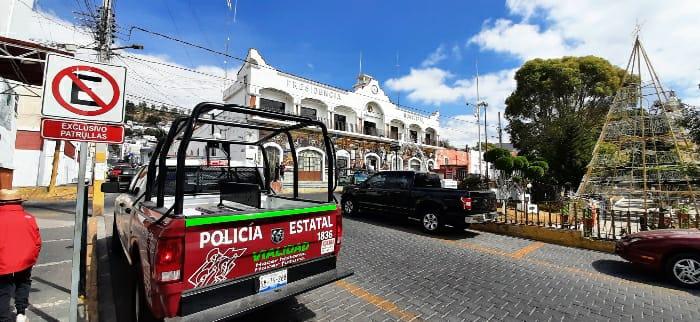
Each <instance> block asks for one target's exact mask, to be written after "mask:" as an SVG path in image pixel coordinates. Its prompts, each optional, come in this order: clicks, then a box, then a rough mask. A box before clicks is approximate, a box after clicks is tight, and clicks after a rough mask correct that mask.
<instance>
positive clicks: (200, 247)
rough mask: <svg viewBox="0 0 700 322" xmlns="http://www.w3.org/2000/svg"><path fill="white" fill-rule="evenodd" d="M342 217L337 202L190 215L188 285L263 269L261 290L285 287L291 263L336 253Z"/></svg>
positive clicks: (213, 282) (185, 275)
mask: <svg viewBox="0 0 700 322" xmlns="http://www.w3.org/2000/svg"><path fill="white" fill-rule="evenodd" d="M340 220H341V219H340V217H339V211H338V209H337V206H336V205H335V204H324V205H316V206H313V207H307V208H297V209H283V210H280V209H278V210H268V211H261V212H255V213H250V214H232V215H223V216H207V217H194V218H186V233H185V253H184V254H185V255H184V256H185V258H184V271H183V280H184V282H185V284H186V286H185V289H186V290H188V289H195V288H197V289H199V288H205V287H209V286H212V285H216V284H220V283H224V282H226V281H231V280H237V279H242V278H245V277H249V276H253V275H256V274H261V273H266V274H262V275H261V276H259V277H256V282H255V285H256V290H255V291H256V292H261V291H266V290H268V289H273V288H276V287H281V286H283V285H284V284H285V283H286V282H287V275H286V274H287V270H286V269H285V268H286V267H289V266H293V265H298V264H301V263H304V262H309V261H313V260H318V259H320V258H322V257H332V256H334V255H335V254H337V252H338V250H339V246H340V245H339V243H340V240H338V239H337V235H338V234H339V229H341V222H340ZM290 282H291V281H290Z"/></svg>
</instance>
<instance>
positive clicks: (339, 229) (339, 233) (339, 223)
mask: <svg viewBox="0 0 700 322" xmlns="http://www.w3.org/2000/svg"><path fill="white" fill-rule="evenodd" d="M335 227H336V232H335V236H336V239H335V243H336V244H338V245H340V243H341V240H342V239H343V215H342V213H341V211H340V209H336V210H335ZM339 248H340V246H338V247H336V248H335V249H336V254H337V253H338V251H339Z"/></svg>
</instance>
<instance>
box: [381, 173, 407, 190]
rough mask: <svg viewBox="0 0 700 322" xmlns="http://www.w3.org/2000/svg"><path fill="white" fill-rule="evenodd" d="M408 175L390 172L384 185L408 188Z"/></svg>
mask: <svg viewBox="0 0 700 322" xmlns="http://www.w3.org/2000/svg"><path fill="white" fill-rule="evenodd" d="M409 178H410V177H409V176H408V175H405V174H402V173H392V174H391V175H389V176H388V177H387V180H386V186H387V187H389V188H394V189H404V190H405V189H408V187H409V186H410V184H411V182H410V179H409Z"/></svg>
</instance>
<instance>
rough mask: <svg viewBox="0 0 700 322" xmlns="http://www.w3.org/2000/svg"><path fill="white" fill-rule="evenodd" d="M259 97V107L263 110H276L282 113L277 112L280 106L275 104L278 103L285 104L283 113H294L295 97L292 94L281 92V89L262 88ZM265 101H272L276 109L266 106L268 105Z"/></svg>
mask: <svg viewBox="0 0 700 322" xmlns="http://www.w3.org/2000/svg"><path fill="white" fill-rule="evenodd" d="M258 96H259V98H258V99H259V103H258V106H259V107H260V108H261V109H269V110H275V111H277V112H280V111H281V110H277V107H278V106H277V105H278V104H274V103H275V102H277V103H283V104H284V111H281V112H284V113H290V112H293V111H294V97H293V96H292V95H291V94H289V93H287V92H285V91H283V90H279V89H276V88H272V87H265V88H262V89H260V90H259V91H258ZM264 100H270V101H272V102H271V104H272V106H274V107H275V108H274V109H273V108H270V107H269V106H267V105H265V104H266V103H265V101H264ZM268 103H270V102H268Z"/></svg>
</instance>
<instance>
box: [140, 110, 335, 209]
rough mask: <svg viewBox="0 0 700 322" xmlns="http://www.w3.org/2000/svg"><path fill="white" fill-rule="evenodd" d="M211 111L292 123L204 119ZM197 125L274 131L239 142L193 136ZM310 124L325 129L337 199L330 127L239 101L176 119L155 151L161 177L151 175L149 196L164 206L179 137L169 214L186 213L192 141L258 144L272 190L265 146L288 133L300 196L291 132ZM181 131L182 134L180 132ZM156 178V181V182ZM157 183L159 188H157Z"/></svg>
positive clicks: (330, 175)
mask: <svg viewBox="0 0 700 322" xmlns="http://www.w3.org/2000/svg"><path fill="white" fill-rule="evenodd" d="M211 112H221V113H223V112H230V113H239V114H243V115H252V116H259V117H263V118H267V119H271V120H277V121H285V122H289V123H291V124H289V125H285V126H279V127H274V126H268V125H262V124H253V123H241V122H233V121H222V120H216V119H213V118H211V119H208V118H204V117H203V116H204V115H206V114H207V113H211ZM197 124H210V125H212V126H214V125H216V126H224V127H231V128H245V129H252V130H264V131H269V132H271V133H270V134H268V135H266V136H264V137H262V138H259V139H258V140H257V141H255V142H245V141H236V140H229V139H217V138H201V137H193V134H194V130H195V126H196V125H197ZM310 126H315V127H318V128H320V129H321V132H322V133H323V140H324V145H325V149H326V151H325V152H326V158H327V162H326V164H327V165H328V166H327V171H328V173H327V178H328V180H327V181H328V201H332V200H334V197H333V190H334V188H335V180H334V169H335V166H334V165H335V149H334V147H333V143H332V142H331V140H330V137H329V136H328V130H327V128H326V126H325V124H323V123H322V122H320V121H317V120H314V119H311V118H308V117H303V116H297V115H290V114H284V113H278V112H273V111H266V110H260V109H254V108H251V107H245V106H241V105H237V104H221V103H207V102H205V103H200V104H197V106H195V108H194V109H193V110H192V114H191V115H190V116H188V117H181V118H178V119H176V120H175V121H173V123H172V125H171V127H170V130H169V131H168V134H167V136H166V137H165V138H164V139H162V140H161V141H159V142H158V145H157V146H156V149H155V151H154V156H157V160H158V165H157V166H158V176H157V177H155V178H153V177H152V176H149V178H148V179H147V180H148V183H147V188H146V199H149V200H150V198H151V196H152V194H153V193H154V192H155V194H156V197H157V201H156V206H157V207H163V206H164V204H165V200H164V199H165V193H164V192H165V181H166V176H167V166H166V160H167V156H168V151H169V150H170V148H171V147H172V143H173V142H174V141H175V140H180V144H179V146H178V150H177V154H176V158H177V163H176V170H175V181H176V182H175V203H174V205H173V207H172V208H171V209H169V210H168V213H173V212H174V213H175V214H182V212H183V207H184V195H185V179H186V178H185V160H186V158H187V148H188V146H189V144H190V142H207V143H222V144H229V145H245V146H257V147H258V148H259V149H260V151H263V153H262V158H263V165H264V166H263V169H264V170H263V171H264V173H263V175H264V179H265V180H264V188H265V189H266V190H268V191H270V183H271V178H272V174H271V173H269V172H270V167H269V164H268V162H269V161H268V158H267V156H266V155H265V152H264V151H265V150H264V148H263V144H264V143H266V142H267V141H268V140H269V139H271V138H273V137H275V136H277V135H279V134H284V135H285V136H286V137H287V140H288V143H289V147H290V152H291V155H292V163H293V165H294V169H293V170H294V172H293V197H294V199H298V198H299V173H298V172H299V161H298V159H297V153H296V148H295V146H294V141H293V139H292V134H291V132H290V131H294V130H299V129H303V128H305V127H310ZM180 133H181V134H180ZM228 159H229V160H228V161H229V166H230V164H231V160H230V154H229V156H228ZM155 162H156V158H155V157H154V158H151V161H150V162H149V165H148V170H149V171H148V172H149V173H155V169H156V163H155ZM154 180H155V182H153V181H154ZM154 186H155V191H154V189H153V187H154Z"/></svg>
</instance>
